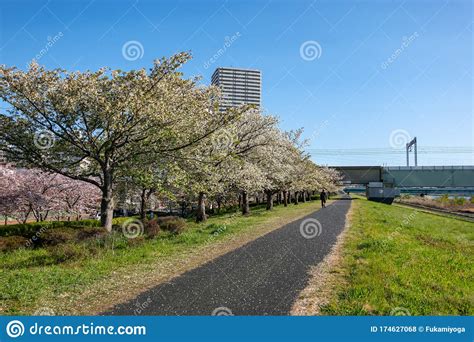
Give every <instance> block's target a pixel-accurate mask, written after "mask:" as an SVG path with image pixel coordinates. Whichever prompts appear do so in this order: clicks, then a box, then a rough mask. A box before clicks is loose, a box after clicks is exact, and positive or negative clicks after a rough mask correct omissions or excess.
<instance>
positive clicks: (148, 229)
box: [145, 219, 161, 238]
mask: <svg viewBox="0 0 474 342" xmlns="http://www.w3.org/2000/svg"><path fill="white" fill-rule="evenodd" d="M160 230H161V229H160V225H159V224H158V220H156V219H153V220H149V221H146V222H145V235H146V236H147V237H148V238H154V237H155V236H157V235H158V234H159V233H160Z"/></svg>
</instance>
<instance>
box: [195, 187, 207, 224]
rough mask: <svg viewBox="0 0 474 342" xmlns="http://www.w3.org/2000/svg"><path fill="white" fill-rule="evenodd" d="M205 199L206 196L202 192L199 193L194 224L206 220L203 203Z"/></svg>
mask: <svg viewBox="0 0 474 342" xmlns="http://www.w3.org/2000/svg"><path fill="white" fill-rule="evenodd" d="M205 198H206V195H205V194H204V192H200V193H199V196H198V206H197V212H196V222H203V221H206V220H207V216H206V203H205V202H204V200H205Z"/></svg>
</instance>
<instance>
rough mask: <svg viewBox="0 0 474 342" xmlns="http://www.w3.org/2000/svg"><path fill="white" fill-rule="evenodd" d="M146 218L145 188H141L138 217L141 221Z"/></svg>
mask: <svg viewBox="0 0 474 342" xmlns="http://www.w3.org/2000/svg"><path fill="white" fill-rule="evenodd" d="M145 218H146V189H145V188H143V189H142V193H141V195H140V219H141V220H142V221H143V220H144V219H145Z"/></svg>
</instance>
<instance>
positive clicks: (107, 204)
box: [100, 171, 114, 232]
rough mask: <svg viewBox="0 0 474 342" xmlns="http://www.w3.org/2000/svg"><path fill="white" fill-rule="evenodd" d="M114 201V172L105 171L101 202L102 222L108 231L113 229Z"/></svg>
mask: <svg viewBox="0 0 474 342" xmlns="http://www.w3.org/2000/svg"><path fill="white" fill-rule="evenodd" d="M113 202H114V200H113V193H112V172H110V171H109V172H104V185H103V186H102V200H101V202H100V224H101V226H102V227H104V228H105V229H106V230H107V231H108V232H111V231H112V219H113V217H114V203H113Z"/></svg>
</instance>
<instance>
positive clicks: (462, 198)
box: [453, 196, 466, 205]
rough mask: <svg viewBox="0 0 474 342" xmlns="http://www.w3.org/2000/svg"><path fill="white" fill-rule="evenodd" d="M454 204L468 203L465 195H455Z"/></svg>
mask: <svg viewBox="0 0 474 342" xmlns="http://www.w3.org/2000/svg"><path fill="white" fill-rule="evenodd" d="M453 202H454V204H456V205H464V204H465V203H466V199H465V198H464V197H458V196H456V197H454V199H453Z"/></svg>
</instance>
